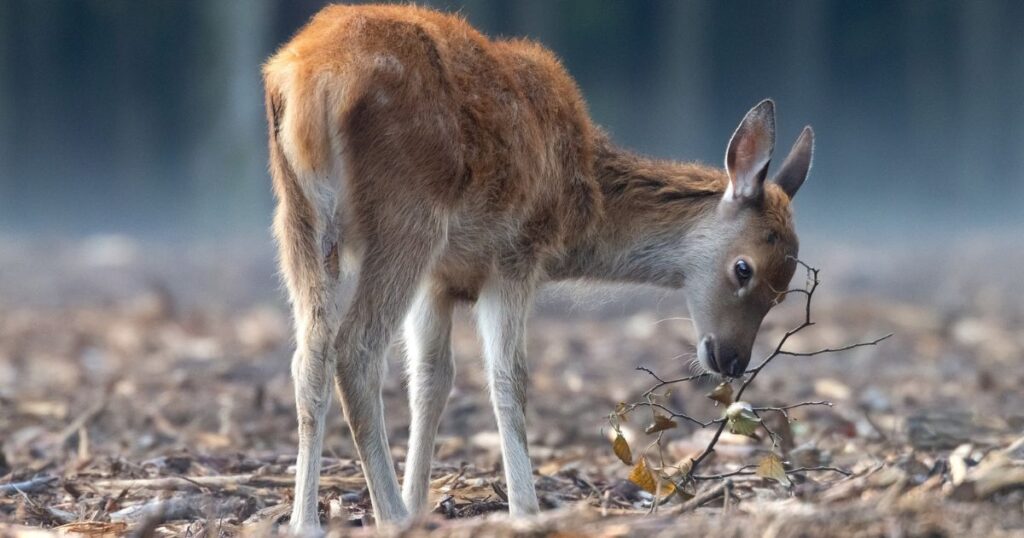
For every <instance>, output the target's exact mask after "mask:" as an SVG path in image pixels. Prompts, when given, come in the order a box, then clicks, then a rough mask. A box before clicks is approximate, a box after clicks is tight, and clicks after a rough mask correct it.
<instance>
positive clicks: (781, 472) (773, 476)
mask: <svg viewBox="0 0 1024 538" xmlns="http://www.w3.org/2000/svg"><path fill="white" fill-rule="evenodd" d="M757 476H760V477H761V478H767V479H770V480H774V481H776V482H778V483H780V484H782V485H783V486H785V487H787V488H788V487H790V486H791V485H793V483H792V482H790V480H789V477H788V476H786V468H785V467H784V466H783V465H782V458H780V457H779V456H778V455H776V454H775V453H774V452H769V453H768V455H766V456H765V457H763V458H761V461H760V462H758V464H757Z"/></svg>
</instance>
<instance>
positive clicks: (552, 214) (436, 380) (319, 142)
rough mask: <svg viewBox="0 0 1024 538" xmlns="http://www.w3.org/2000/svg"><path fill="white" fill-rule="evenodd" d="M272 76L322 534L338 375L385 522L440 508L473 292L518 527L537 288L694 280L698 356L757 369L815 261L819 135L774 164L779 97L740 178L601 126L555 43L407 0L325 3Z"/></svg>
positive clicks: (310, 468) (273, 167) (303, 512)
mask: <svg viewBox="0 0 1024 538" xmlns="http://www.w3.org/2000/svg"><path fill="white" fill-rule="evenodd" d="M263 81H264V86H265V97H266V114H267V122H268V127H269V152H270V171H271V175H272V179H273V191H274V194H275V198H276V211H275V215H274V221H273V234H274V237H275V239H276V243H277V245H278V250H279V258H280V260H279V261H280V269H281V273H282V277H283V280H284V283H285V286H286V288H287V293H288V297H289V299H290V303H291V308H292V311H293V317H294V329H295V342H296V349H295V352H294V355H293V357H292V361H291V374H292V377H293V382H294V389H295V401H296V409H297V411H296V412H297V419H298V453H297V459H296V464H295V468H296V479H295V496H294V504H293V508H292V513H291V519H290V526H291V528H292V529H293V530H294V531H295V532H298V533H303V532H311V531H315V530H316V529H318V528H319V517H318V483H319V475H320V470H321V451H322V448H323V440H324V428H325V420H326V416H327V411H328V409H329V407H330V406H331V405H332V390H331V385H332V381H333V385H334V387H335V389H336V390H335V392H336V394H337V397H338V399H339V400H340V404H341V408H342V411H343V414H344V418H345V420H346V421H347V424H348V426H349V428H350V430H351V435H352V438H353V440H354V444H355V446H356V449H357V452H358V457H359V460H360V462H361V464H362V470H363V473H364V475H365V478H366V484H367V488H368V491H369V496H370V500H371V503H372V506H373V513H374V517H375V520H376V521H377V522H378V524H400V523H402V522H404V521H407V520H409V519H410V518H412V517H415V516H416V515H417V514H421V513H423V512H424V511H426V510H427V509H428V508H429V507H428V506H427V499H428V493H429V480H430V470H431V460H432V456H433V450H434V443H435V438H436V435H437V430H438V425H439V422H440V420H441V416H442V412H443V410H444V408H445V405H446V402H447V399H448V397H449V393H450V392H451V390H452V387H453V382H454V378H455V365H454V360H453V354H452V349H451V338H450V333H451V330H452V312H453V309H454V308H455V307H456V306H458V305H460V304H470V305H472V306H473V307H474V308H475V319H476V324H477V328H478V331H479V333H480V337H481V341H482V349H483V367H484V368H485V371H486V378H487V383H488V388H489V391H490V396H491V400H492V404H493V412H494V415H495V418H496V422H497V428H498V432H499V434H500V439H501V443H500V444H501V452H502V462H503V469H504V475H505V481H506V484H507V494H508V505H509V512H510V514H511V515H512V516H513V517H517V516H528V515H530V514H534V513H536V512H538V510H539V504H538V500H537V494H536V491H535V489H534V483H533V474H532V468H531V463H530V458H529V452H528V447H527V444H528V443H527V434H526V417H525V414H524V409H525V406H526V403H527V381H528V379H527V355H526V329H527V315H528V312H529V310H530V308H531V304H532V300H533V298H534V297H535V295H536V293H537V290H538V288H539V287H540V286H541V285H542V284H544V283H548V282H555V281H565V280H579V281H583V282H611V283H626V284H629V283H634V284H648V285H654V286H659V287H662V288H667V289H672V290H679V291H680V293H681V297H682V299H683V300H684V301H685V303H686V306H687V307H688V310H689V312H690V315H691V317H692V322H693V325H694V328H695V330H696V335H697V337H698V340H697V343H696V354H697V358H698V360H699V363H700V365H701V367H702V368H703V369H705V370H706V371H707V372H709V373H713V374H715V375H719V376H727V377H736V376H742V375H743V374H744V372H745V370H746V368H747V365H748V362H749V360H750V355H751V350H752V346H753V343H754V339H755V336H756V335H757V332H758V330H759V328H760V325H761V323H762V320H763V318H764V317H765V315H766V313H767V312H768V311H769V309H771V308H772V306H773V305H775V304H776V303H778V302H780V301H781V300H782V299H784V298H785V294H784V291H783V290H786V288H787V285H788V283H789V281H790V279H791V278H792V276H793V274H794V271H795V269H796V256H797V252H798V239H797V235H796V232H795V229H794V224H793V217H792V210H791V200H792V199H793V197H794V195H795V194H796V192H797V190H798V189H799V188H800V186H801V185H802V184H803V182H804V180H805V178H806V176H807V174H808V171H809V169H810V166H811V157H812V152H813V145H814V135H813V131H812V130H811V128H810V127H805V128H804V130H803V131H802V133H801V134H800V136H799V137H798V139H797V140H796V143H795V144H794V145H793V147H792V149H791V150H790V152H789V154H788V156H787V157H786V159H785V160H784V161H783V163H782V165H781V166H780V167H779V169H778V170H777V171H776V172H775V173H774V175H772V176H771V177H768V166H769V162H770V161H771V158H772V153H773V150H774V144H775V105H774V103H773V102H772V101H771V100H764V101H762V102H760V103H759V104H757V105H756V106H754V107H753V108H752V109H751V110H750V111H749V112H747V113H746V115H745V116H744V117H743V119H742V121H741V122H740V124H739V126H738V127H737V128H736V130H735V132H734V133H733V134H732V137H731V138H730V139H729V141H728V145H727V148H726V154H725V167H724V168H717V167H713V166H708V165H703V164H697V163H687V162H675V161H670V160H660V159H655V158H649V157H645V156H641V155H639V154H636V153H633V152H631V151H628V150H626V149H623V148H621V147H619V146H617V145H615V144H614V143H613V142H612V141H611V140H610V137H609V136H608V135H607V134H606V133H605V131H603V130H602V129H601V128H600V127H598V126H596V125H595V124H594V123H593V122H592V121H591V119H590V117H589V114H588V112H587V107H586V105H585V103H584V100H583V97H582V95H581V93H580V90H579V88H578V87H577V85H576V83H575V82H574V80H573V79H572V78H571V76H570V75H569V74H568V73H567V71H566V69H565V68H564V67H563V66H562V65H561V63H560V62H559V60H558V59H557V58H556V57H555V55H554V54H553V53H552V52H550V51H549V50H547V49H546V48H544V47H542V46H541V45H539V44H536V43H534V42H532V41H528V40H523V39H510V40H496V39H490V38H488V37H485V36H484V35H482V34H481V33H480V32H478V31H477V30H475V29H474V28H473V27H472V26H471V25H470V24H469V23H467V22H466V21H465V20H464V19H462V18H461V17H459V16H457V15H453V14H447V13H443V12H438V11H433V10H430V9H427V8H421V7H416V6H396V5H364V6H346V5H332V6H329V7H326V8H324V9H323V10H322V11H320V12H319V13H318V14H316V15H315V16H314V17H313V18H312V19H311V20H310V21H309V22H308V23H307V24H306V26H305V27H303V28H302V29H301V30H300V31H299V32H298V33H297V34H296V35H295V36H294V37H293V38H292V39H291V40H290V41H289V42H287V43H285V44H284V45H283V46H281V48H280V49H278V50H277V52H276V53H275V54H274V55H273V56H272V57H271V58H270V59H269V60H268V61H267V62H266V63H265V64H264V66H263ZM349 281H351V282H354V284H355V285H354V288H352V291H351V292H350V294H349V296H348V297H347V298H345V300H342V295H343V292H342V291H341V290H342V288H343V286H342V285H341V284H342V283H343V282H349ZM399 334H401V339H402V340H404V344H405V366H406V372H407V375H408V400H409V405H410V408H411V423H410V431H409V441H408V452H407V454H408V455H407V459H406V462H405V470H404V480H403V481H402V482H401V484H400V483H399V481H398V477H397V475H396V468H395V465H394V461H393V460H392V455H391V451H390V447H389V444H388V438H387V431H386V428H385V423H384V419H385V414H384V405H383V400H382V392H381V390H382V389H381V387H382V383H383V381H384V377H385V363H386V357H385V355H386V353H387V351H388V349H389V346H390V345H391V344H392V343H393V341H395V340H397V338H398V335H399Z"/></svg>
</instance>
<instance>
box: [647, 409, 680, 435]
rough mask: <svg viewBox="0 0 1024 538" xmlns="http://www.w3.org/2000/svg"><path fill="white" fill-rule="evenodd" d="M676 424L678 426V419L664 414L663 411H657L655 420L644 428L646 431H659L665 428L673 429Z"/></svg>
mask: <svg viewBox="0 0 1024 538" xmlns="http://www.w3.org/2000/svg"><path fill="white" fill-rule="evenodd" d="M676 426H678V424H676V421H674V420H672V419H670V418H668V417H666V416H665V415H662V414H661V413H655V414H654V422H652V423H650V424H648V425H647V428H645V429H644V433H648V434H651V433H658V432H661V431H665V430H671V429H672V428H675V427H676Z"/></svg>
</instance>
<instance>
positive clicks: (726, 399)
mask: <svg viewBox="0 0 1024 538" xmlns="http://www.w3.org/2000/svg"><path fill="white" fill-rule="evenodd" d="M708 398H711V399H712V400H714V401H716V402H718V403H720V404H722V405H729V404H731V403H732V401H733V400H732V385H731V384H729V383H728V382H722V383H719V384H718V386H717V387H715V390H712V391H711V392H709V393H708Z"/></svg>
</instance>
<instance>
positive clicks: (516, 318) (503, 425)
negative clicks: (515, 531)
mask: <svg viewBox="0 0 1024 538" xmlns="http://www.w3.org/2000/svg"><path fill="white" fill-rule="evenodd" d="M533 288H534V283H533V282H532V280H531V281H525V280H520V279H510V278H506V277H499V276H495V277H493V278H492V279H491V280H490V281H489V282H488V284H487V285H486V286H485V287H484V289H483V290H482V291H481V294H480V298H479V299H478V301H477V325H478V328H479V330H480V334H481V337H482V339H483V343H484V360H485V363H486V368H487V380H488V384H489V385H490V389H491V402H492V404H493V405H494V414H495V417H496V418H497V421H498V433H499V434H500V435H501V452H502V457H503V459H504V463H505V480H506V481H507V483H508V500H509V512H510V513H511V514H512V515H514V516H518V515H528V514H534V513H536V512H537V511H538V509H539V507H538V504H537V492H536V490H535V489H534V485H533V470H532V467H531V465H530V456H529V453H528V452H527V448H526V414H525V411H526V382H527V372H526V313H527V310H528V309H529V305H530V302H531V299H532V295H533Z"/></svg>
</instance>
